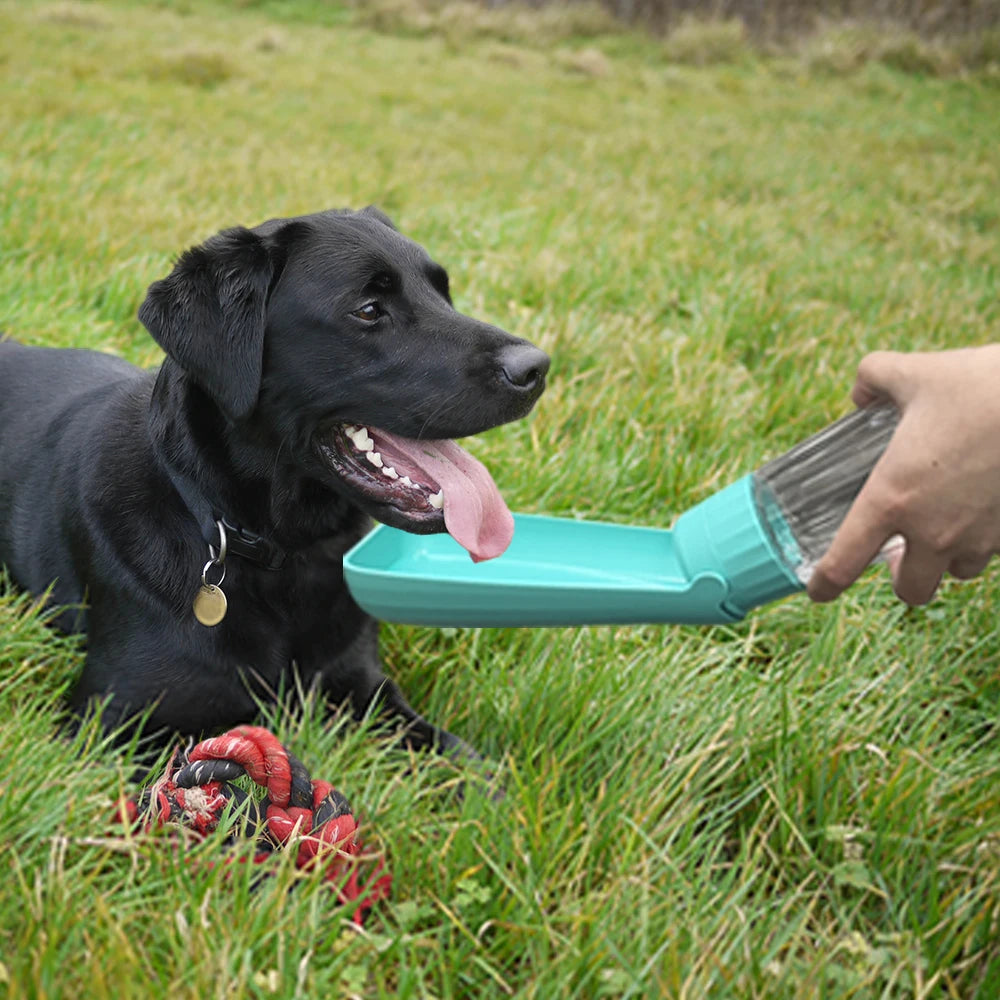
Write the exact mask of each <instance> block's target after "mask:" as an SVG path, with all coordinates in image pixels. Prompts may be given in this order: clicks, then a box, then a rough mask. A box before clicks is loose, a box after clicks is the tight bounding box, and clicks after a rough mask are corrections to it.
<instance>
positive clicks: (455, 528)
mask: <svg viewBox="0 0 1000 1000" xmlns="http://www.w3.org/2000/svg"><path fill="white" fill-rule="evenodd" d="M375 433H376V435H378V439H379V441H380V443H381V442H382V441H383V439H384V440H385V443H386V444H388V445H389V446H390V450H391V451H392V452H399V453H400V454H401V455H404V456H405V457H406V460H407V462H406V464H407V465H411V466H413V467H414V469H415V470H416V471H417V472H418V474H419V473H420V472H423V473H424V474H425V476H424V479H431V480H433V481H434V482H435V483H437V485H438V486H439V487H440V488H441V490H442V491H443V493H444V526H445V528H447V530H448V534H449V535H451V537H452V538H454V539H455V541H456V542H458V544H459V545H461V546H462V548H464V549H465V550H466V551H467V552H468V553H469V555H470V556H472V559H473V561H474V562H482V561H483V560H485V559H493V558H495V557H496V556H498V555H500V554H501V553H502V552H504V551H505V550H506V548H507V546H508V545H510V540H511V538H513V537H514V518H513V515H512V514H511V512H510V510H508V508H507V504H506V503H504V499H503V497H502V496H500V491H499V490H498V489H497V486H496V483H494V482H493V477H492V476H491V475H490V474H489V472H488V471H487V469H486V466H484V465H483V464H482V462H480V461H478V460H477V459H475V458H473V457H472V456H471V455H470V454H469V453H468V452H467V451H466V450H465V449H464V448H462V447H460V446H459V445H457V444H455V442H454V441H448V440H442V441H416V440H412V439H410V438H403V437H397V436H396V435H395V434H387V433H386V432H385V431H382V430H376V431H375ZM410 477H411V478H412V479H419V475H418V476H414V474H413V473H412V472H411V473H410Z"/></svg>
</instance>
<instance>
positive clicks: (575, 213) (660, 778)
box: [0, 0, 1000, 1000]
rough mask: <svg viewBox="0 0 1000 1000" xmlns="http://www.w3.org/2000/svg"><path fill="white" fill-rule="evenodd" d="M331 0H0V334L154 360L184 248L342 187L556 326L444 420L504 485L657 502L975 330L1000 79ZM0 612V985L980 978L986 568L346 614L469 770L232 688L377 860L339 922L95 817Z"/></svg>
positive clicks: (994, 224)
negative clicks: (877, 375) (382, 619)
mask: <svg viewBox="0 0 1000 1000" xmlns="http://www.w3.org/2000/svg"><path fill="white" fill-rule="evenodd" d="M363 6H364V5H362V6H361V7H360V8H358V9H354V8H348V7H343V8H341V7H336V6H335V5H332V4H329V5H325V4H321V3H306V2H303V3H301V4H294V3H279V2H277V0H274V2H270V3H261V4H254V3H243V4H230V5H227V4H223V3H210V4H209V3H206V4H194V3H189V4H183V3H179V2H178V3H162V4H142V3H138V2H127V0H119V2H106V3H105V2H97V0H90V2H79V3H36V2H34V0H20V2H15V0H0V88H2V95H0V135H2V136H3V138H2V141H0V328H2V329H4V330H5V331H6V333H8V334H9V335H10V336H13V337H16V338H18V339H21V340H24V341H28V342H32V343H39V344H50V345H74V346H88V347H94V348H100V349H103V350H108V351H113V352H117V353H120V354H122V355H124V356H125V357H127V358H129V359H131V360H133V361H135V362H137V363H139V364H142V365H153V364H155V363H157V361H158V359H159V354H158V349H157V348H156V347H155V345H154V344H153V343H152V341H151V340H150V339H149V337H148V336H147V335H146V333H145V332H144V330H143V329H142V328H141V326H140V324H139V323H138V321H137V319H136V315H135V314H136V310H137V308H138V305H139V303H140V302H141V300H142V297H143V294H144V291H145V288H146V287H147V286H148V285H149V284H150V282H152V281H153V280H155V279H157V278H159V277H161V276H163V275H164V274H165V273H166V271H167V270H168V269H169V267H170V265H171V261H172V258H173V257H174V256H175V255H176V254H177V253H179V252H180V251H181V250H182V249H184V248H185V247H187V246H189V245H192V244H194V243H198V242H200V241H201V240H203V239H204V238H206V237H207V236H209V235H211V234H212V233H213V232H215V231H216V230H218V229H220V228H223V227H225V226H229V225H235V224H254V223H256V222H259V221H262V220H263V219H265V218H268V217H272V216H283V215H292V214H298V213H303V212H310V211H314V210H317V209H321V208H325V207H332V206H352V207H360V206H363V205H365V204H369V203H375V204H378V205H380V206H381V207H382V208H383V209H384V210H385V211H387V212H388V213H389V214H390V215H391V216H392V217H393V218H394V220H395V221H396V223H397V224H398V225H399V227H400V228H401V229H402V230H403V231H404V232H406V233H407V234H408V235H410V236H412V237H413V238H415V239H417V240H418V241H420V242H421V243H423V244H424V245H425V246H427V247H428V249H429V250H430V252H431V253H432V254H433V256H434V257H435V258H436V259H437V260H439V261H441V262H442V263H443V264H445V266H447V267H448V269H449V271H450V274H451V280H452V288H453V290H454V293H455V299H456V305H457V306H458V307H459V308H461V309H462V310H464V311H467V312H471V313H474V314H476V315H478V316H481V317H483V318H485V319H488V320H489V321H491V322H494V323H496V324H498V325H501V326H504V327H506V328H508V329H510V330H512V331H513V332H515V333H517V334H520V335H522V336H525V337H527V338H530V339H531V340H533V341H535V342H536V343H538V344H539V345H540V346H542V347H544V348H545V349H546V350H547V351H549V352H550V354H551V355H552V358H553V368H552V375H551V381H550V387H549V389H548V390H547V392H546V394H545V396H544V397H543V398H542V400H541V401H540V403H539V404H538V406H537V407H536V409H535V411H534V412H533V414H532V415H531V416H530V417H529V418H528V419H527V420H525V421H523V422H521V423H518V424H516V425H510V426H506V427H503V428H499V429H497V430H494V431H492V432H489V433H487V434H485V435H482V436H481V437H480V438H477V439H476V440H474V441H472V442H467V443H468V444H469V446H470V448H471V449H472V450H473V451H474V452H475V453H476V454H477V456H478V457H480V458H481V459H482V460H483V461H485V462H486V464H487V465H488V466H489V467H490V469H491V471H492V472H493V475H494V478H495V479H496V481H497V483H498V484H499V485H500V488H501V490H502V491H503V493H504V495H505V497H506V499H507V501H508V503H509V505H510V506H511V508H512V509H513V510H517V511H524V512H541V513H549V514H561V515H567V516H570V515H575V516H583V517H588V518H595V519H602V520H609V521H615V522H620V523H633V524H651V525H657V526H662V527H667V526H669V525H670V524H671V523H672V522H673V520H674V518H675V517H676V516H677V514H679V513H680V512H681V511H683V510H684V509H686V508H687V507H688V506H690V505H692V504H694V503H695V502H697V501H698V500H700V499H702V498H704V497H705V496H708V495H709V494H710V493H712V492H713V491H714V490H716V489H718V488H720V487H721V486H723V485H725V484H726V483H728V482H730V481H732V480H733V479H735V478H737V477H738V476H740V475H742V474H743V473H744V472H747V471H749V470H751V469H753V468H755V467H756V466H758V465H759V464H760V463H761V462H762V461H764V460H765V459H767V458H768V457H770V456H773V455H776V454H778V453H779V452H780V451H782V450H784V449H785V448H787V447H789V446H790V445H791V444H792V443H794V442H795V441H797V440H798V439H800V438H802V437H804V436H805V435H806V434H808V433H810V432H811V431H812V430H814V429H817V428H819V427H821V426H822V425H824V424H825V423H827V422H828V421H830V420H832V419H834V418H835V417H837V416H839V415H840V414H842V413H844V412H846V411H847V410H848V409H849V406H850V404H849V399H848V392H849V388H850V385H851V382H852V380H853V373H854V367H855V365H856V364H857V362H858V360H859V359H860V357H861V356H862V355H863V353H864V352H866V351H868V350H870V349H873V348H876V347H892V348H897V349H932V348H941V347H948V346H957V345H967V344H975V343H984V342H988V341H990V340H995V339H996V338H997V336H998V331H1000V296H998V281H1000V202H998V198H997V192H998V191H1000V151H998V149H1000V148H998V144H997V121H998V109H1000V88H998V86H997V74H996V68H995V67H993V68H992V69H990V68H989V67H981V68H979V69H976V70H974V71H965V72H961V71H959V70H957V69H956V70H954V71H948V72H932V71H930V67H929V65H928V64H926V63H920V62H919V60H918V61H917V62H916V63H913V64H905V63H904V62H902V61H900V60H899V59H896V60H885V59H878V58H867V57H864V56H863V54H862V56H859V55H858V51H859V50H858V49H857V47H856V46H855V47H854V48H851V47H849V46H848V47H846V48H845V47H844V46H845V45H847V44H848V43H845V42H844V39H843V36H840V35H834V36H831V38H832V39H833V41H830V40H829V39H828V40H827V42H822V40H818V41H816V42H815V43H814V44H813V45H812V46H811V47H806V48H803V50H802V51H787V52H784V53H782V54H771V55H768V56H764V55H761V54H760V53H758V52H756V51H755V50H753V49H752V48H751V47H749V46H747V45H743V44H742V43H741V42H740V40H739V38H738V37H737V38H736V39H735V41H734V40H733V37H732V35H731V34H730V35H726V34H725V32H722V33H721V34H720V33H716V35H711V36H710V33H709V34H706V35H705V36H704V37H703V38H702V42H701V43H697V40H696V43H695V44H694V45H693V48H690V49H689V50H686V51H688V57H682V55H681V53H680V52H679V50H678V49H677V48H676V41H675V43H674V45H675V47H674V48H673V49H671V47H670V43H669V41H664V40H657V39H654V38H643V37H641V36H639V35H635V34H631V33H627V32H623V31H610V30H605V29H604V28H601V29H600V31H601V33H598V34H594V33H593V31H594V30H597V29H593V30H590V29H588V30H589V32H590V33H586V34H584V33H583V30H584V29H583V28H582V27H580V26H576V27H574V26H572V25H570V26H569V27H568V28H566V29H565V30H555V29H552V28H551V25H550V23H549V22H548V21H545V22H543V20H542V15H541V14H537V15H533V16H535V17H536V18H539V20H538V22H537V28H538V30H537V32H535V31H533V30H532V27H531V25H532V22H530V20H525V18H529V15H525V14H522V15H520V16H521V21H519V22H518V23H519V25H520V27H519V29H518V30H517V31H505V30H499V29H497V28H496V26H495V25H491V24H486V25H485V27H483V26H477V25H472V26H471V27H470V26H469V25H464V24H463V23H462V22H460V21H456V22H455V23H453V24H450V25H443V24H441V23H430V22H428V21H426V20H425V21H421V22H416V26H414V25H415V22H413V21H412V20H410V21H406V20H405V19H403V20H401V21H400V22H399V25H400V27H399V30H395V29H394V25H395V22H393V21H392V18H391V17H389V15H385V17H374V16H371V17H365V16H363ZM525 25H527V28H526V29H525V28H524V26H525ZM547 25H548V26H547ZM522 29H523V30H522ZM543 29H544V30H543ZM851 37H852V38H855V40H856V39H857V37H859V36H851ZM706 38H707V39H708V40H709V41H708V42H706V41H705V39H706ZM727 38H728V40H729V42H731V43H732V44H728V45H726V44H721V43H720V39H721V41H722V42H725V41H726V39H727ZM709 42H711V43H712V44H711V45H709ZM701 44H704V45H708V48H701V47H700V45H701ZM823 45H826V48H825V49H824V48H823ZM692 53H693V55H692ZM699 53H703V54H704V56H705V57H704V58H700V57H699ZM0 593H2V596H0V865H2V868H0V871H2V873H3V881H2V885H0V994H2V993H3V992H4V991H6V994H7V996H9V997H32V998H35V997H37V998H43V997H47V998H66V997H96V998H103V997H108V998H115V1000H123V998H129V997H136V998H148V997H168V996H169V997H192V998H194V997H197V998H208V997H218V998H230V997H257V998H265V997H320V996H327V997H355V996H356V997H364V998H376V997H402V998H409V997H412V998H425V997H426V998H464V997H501V996H512V997H525V998H529V997H530V998H539V1000H550V998H570V997H573V998H587V1000H590V998H598V997H614V998H624V997H641V998H647V997H669V998H692V1000H693V998H703V997H710V998H713V1000H714V998H729V997H732V998H813V997H815V998H821V997H829V998H838V1000H840V998H847V997H850V998H865V1000H868V998H962V1000H969V998H982V1000H989V998H995V997H997V996H1000V926H998V923H1000V740H998V721H1000V659H998V654H1000V628H998V625H997V609H998V607H1000V574H998V573H997V571H996V567H995V564H994V567H993V568H992V569H991V570H990V571H988V572H987V573H986V574H985V575H984V576H983V577H981V578H980V579H979V580H977V581H975V582H971V583H965V584H957V583H955V582H953V581H951V582H948V583H946V585H945V586H944V587H943V589H942V591H941V593H940V595H939V596H938V598H937V599H936V600H935V601H934V602H933V603H932V604H931V605H929V606H928V607H926V608H923V609H914V610H907V609H906V608H904V607H902V606H900V605H899V603H898V602H897V601H896V600H895V599H894V597H893V595H892V592H891V589H890V587H889V586H888V584H887V582H886V577H885V575H884V573H883V572H881V571H878V570H873V571H872V572H870V573H869V574H868V575H866V577H865V578H864V579H863V581H862V582H861V583H860V584H859V585H858V586H856V587H855V588H853V590H852V591H851V592H850V593H849V594H847V595H846V596H845V597H844V598H842V599H841V600H840V601H838V602H836V603H835V604H833V605H830V606H825V607H818V606H813V605H811V604H809V602H808V601H807V600H805V599H804V598H802V597H798V598H791V599H789V600H787V601H784V602H782V603H780V604H777V605H775V606H772V607H769V608H765V609H760V610H758V611H757V612H754V613H753V614H752V615H751V616H750V617H749V618H748V619H747V620H746V621H745V622H743V623H740V624H738V625H735V626H732V627H715V628H702V629H698V628H691V627H669V626H653V625H646V626H637V627H627V628H625V627H622V628H612V627H592V628H580V629H541V630H516V629H511V630H479V629H443V630H435V629H421V628H412V627H404V626H398V625H395V626H386V627H385V629H384V632H383V651H384V658H385V660H386V663H387V664H388V668H387V669H388V670H389V672H390V673H391V674H392V675H393V676H394V677H395V678H396V679H397V680H398V681H399V682H400V683H401V686H402V687H403V689H404V691H406V692H407V693H408V695H409V696H410V700H411V701H412V702H413V704H414V705H415V706H416V707H417V708H418V709H420V710H421V711H422V712H424V714H426V715H427V716H429V717H430V718H432V719H433V720H435V721H436V722H438V723H440V724H441V725H444V726H446V727H447V728H448V729H449V730H451V731H452V732H455V733H459V734H461V735H462V736H464V737H465V738H466V739H468V740H469V741H470V742H471V743H473V744H474V745H475V746H477V747H478V748H479V749H480V750H481V751H482V752H483V753H484V754H486V755H487V756H488V757H489V758H490V760H491V761H492V762H493V766H494V768H495V770H496V772H497V774H498V775H499V776H500V778H501V780H502V782H503V785H504V787H505V789H506V795H505V797H504V798H503V799H502V800H500V801H494V800H493V799H491V798H490V797H489V796H488V795H486V794H481V793H480V791H479V789H478V785H477V782H476V780H475V775H474V774H472V775H470V774H464V773H463V772H460V771H457V770H456V769H455V768H454V767H452V766H450V765H445V764H443V763H442V762H441V761H435V760H433V759H430V758H427V757H423V758H421V757H417V758H413V759H409V758H408V757H406V756H405V755H404V754H403V753H402V752H401V751H399V750H396V749H394V748H393V747H392V746H391V745H390V744H389V743H388V742H386V741H385V740H384V739H380V738H379V737H377V736H376V735H375V734H373V733H372V732H371V731H370V727H368V726H364V725H362V726H357V725H354V724H352V723H348V722H344V721H337V722H336V723H335V724H333V725H330V724H328V723H327V722H326V720H325V719H324V718H323V716H322V714H321V713H320V711H319V709H318V708H315V707H314V708H313V709H312V710H310V711H307V712H306V713H305V714H304V715H302V716H295V717H292V716H286V715H281V714H278V715H274V716H272V717H270V718H269V719H268V720H267V721H268V722H269V724H270V725H272V726H273V728H274V729H275V730H276V731H277V733H278V734H279V736H280V737H281V738H282V739H283V740H285V741H286V742H287V743H288V744H289V745H290V746H291V747H292V748H293V749H294V750H295V752H296V753H297V754H298V755H299V756H300V757H301V758H302V759H303V760H305V761H306V762H307V763H308V764H309V765H310V767H311V769H312V771H313V773H314V774H315V775H316V776H318V777H324V778H327V779H329V780H331V781H333V782H334V784H336V785H337V786H338V787H339V788H340V789H341V790H342V791H344V792H345V794H347V795H348V797H349V798H350V799H351V801H352V803H353V804H354V806H355V808H356V810H357V811H358V812H359V813H361V814H362V815H363V817H364V828H363V832H364V839H365V841H366V846H367V847H368V848H369V849H371V851H372V852H374V853H378V854H380V855H381V856H383V857H384V860H385V865H386V868H387V870H388V871H390V872H391V873H392V876H393V879H394V884H393V892H392V895H391V898H390V899H388V900H387V901H385V902H382V903H380V904H379V905H378V906H377V907H376V908H375V909H374V911H373V912H372V913H371V915H370V916H369V918H368V920H367V921H366V923H365V925H364V928H363V929H362V930H360V931H359V930H356V929H355V928H354V927H353V926H352V925H351V924H350V921H349V919H348V917H349V911H347V910H345V909H344V908H343V907H340V906H338V905H337V903H336V900H335V899H334V898H333V896H332V894H331V893H330V892H329V891H328V890H327V889H326V888H325V887H323V886H322V885H321V884H319V883H317V882H316V881H315V880H314V879H311V878H309V877H308V876H301V875H297V874H296V873H295V871H294V870H293V869H291V868H290V867H289V866H288V865H287V864H282V863H276V864H275V865H274V866H272V867H273V869H274V877H273V878H269V879H266V880H264V881H262V882H260V884H259V885H258V884H255V882H254V879H253V878H252V874H253V873H251V872H248V871H247V870H246V869H245V868H244V869H243V870H239V869H234V867H232V866H224V865H219V866H215V867H212V866H211V865H210V862H211V861H212V860H213V859H218V858H219V857H220V856H221V855H222V853H223V851H224V848H223V847H222V845H221V844H220V843H219V842H218V841H217V840H211V839H210V840H209V841H208V842H206V843H204V844H202V845H200V846H198V847H192V848H191V849H190V850H189V851H188V852H187V853H186V854H185V855H184V856H183V857H180V856H178V854H177V853H176V852H175V851H174V850H172V849H171V848H170V847H169V845H168V844H167V843H166V842H165V841H164V840H163V839H162V838H156V837H154V838H146V839H143V838H139V839H136V838H131V837H129V836H125V835H124V834H123V833H122V832H121V830H119V829H116V828H115V827H114V826H113V824H111V822H110V816H111V813H112V807H113V803H114V802H115V801H116V800H117V799H118V797H119V796H121V795H122V794H123V793H125V792H129V791H132V789H130V788H129V787H128V784H127V776H128V775H129V774H130V773H131V768H130V761H129V755H128V753H127V752H125V753H119V752H115V751H112V750H111V749H110V748H109V747H108V746H105V745H103V744H102V741H101V738H100V737H99V736H98V735H97V733H96V732H95V731H94V730H93V729H87V730H85V731H84V732H83V733H82V734H81V735H80V736H79V738H78V739H76V740H75V741H69V740H64V739H61V738H60V737H59V736H58V732H59V726H60V722H61V718H62V698H63V696H64V694H65V692H66V690H67V689H68V687H69V686H70V685H71V683H72V681H73V679H74V677H75V676H76V673H77V672H78V670H79V668H80V665H81V663H82V657H83V647H82V645H81V644H80V642H79V641H77V640H75V639H67V638H64V637H60V636H57V635H56V634H54V633H53V632H51V631H50V630H49V629H48V628H47V627H46V626H45V624H44V619H45V613H44V612H42V611H40V610H39V609H38V607H37V606H36V605H34V604H33V603H32V602H31V601H30V600H29V599H28V598H26V597H25V596H24V595H22V594H20V593H19V592H18V591H16V590H15V589H14V588H12V587H7V588H6V590H4V591H2V592H0ZM463 778H465V779H467V782H468V785H469V790H468V792H467V794H466V795H465V796H464V797H460V796H457V795H456V794H455V789H456V786H457V784H458V782H460V781H461V780H462V779H463Z"/></svg>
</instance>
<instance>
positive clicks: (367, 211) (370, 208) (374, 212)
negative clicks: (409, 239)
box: [358, 205, 399, 233]
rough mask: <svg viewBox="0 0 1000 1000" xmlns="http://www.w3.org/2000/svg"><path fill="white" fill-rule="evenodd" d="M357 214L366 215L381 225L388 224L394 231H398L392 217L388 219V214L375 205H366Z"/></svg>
mask: <svg viewBox="0 0 1000 1000" xmlns="http://www.w3.org/2000/svg"><path fill="white" fill-rule="evenodd" d="M358 214H359V215H367V216H368V217H369V218H372V219H375V220H376V222H381V223H382V225H383V226H388V227H389V228H390V229H392V230H393V231H394V232H397V233H398V232H399V230H398V229H396V224H395V223H394V222H393V221H392V219H390V218H389V216H388V215H386V214H385V212H383V211H382V209H381V208H379V207H378V206H377V205H366V206H365V207H364V208H363V209H361V211H360V212H359V213H358Z"/></svg>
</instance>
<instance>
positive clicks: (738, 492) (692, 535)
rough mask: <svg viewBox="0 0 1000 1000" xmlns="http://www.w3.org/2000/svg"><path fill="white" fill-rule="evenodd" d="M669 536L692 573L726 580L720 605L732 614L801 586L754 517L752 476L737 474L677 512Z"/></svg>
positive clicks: (735, 614)
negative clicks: (726, 588)
mask: <svg viewBox="0 0 1000 1000" xmlns="http://www.w3.org/2000/svg"><path fill="white" fill-rule="evenodd" d="M674 537H675V539H676V543H677V553H678V556H679V558H680V560H681V562H682V563H683V564H684V568H685V570H686V571H687V572H688V573H689V574H690V575H691V577H692V578H693V577H695V576H697V575H699V574H701V573H713V574H716V575H719V576H721V577H722V578H723V579H725V580H726V582H727V583H728V585H729V596H728V598H727V600H726V605H727V609H728V610H729V611H731V612H732V613H733V615H734V617H737V618H741V617H742V616H743V615H744V614H746V612H747V611H749V610H750V609H751V608H755V607H757V606H758V605H761V604H767V603H769V602H770V601H776V600H778V599H779V598H782V597H787V596H788V595H789V594H792V593H794V592H795V591H797V590H801V589H802V584H801V583H800V582H799V580H798V578H797V577H796V576H795V573H794V572H793V570H792V568H791V567H789V566H788V565H787V563H786V562H785V560H784V559H783V558H782V555H781V553H780V552H779V551H778V550H777V548H776V546H775V544H774V541H773V540H772V537H771V535H770V534H769V533H768V531H766V530H765V528H764V526H763V525H762V523H761V520H760V518H759V517H758V514H757V508H756V503H755V497H754V483H753V476H744V477H743V478H742V479H738V480H737V481H736V482H735V483H732V484H731V485H730V486H727V487H726V488H725V489H722V490H720V491H719V492H718V493H715V494H713V495H712V496H710V497H708V498H707V499H706V500H703V501H702V502H701V503H700V504H698V505H697V506H696V507H692V508H691V509H690V510H689V511H687V512H685V513H684V514H682V515H681V517H680V518H679V519H678V521H677V524H676V525H675V526H674Z"/></svg>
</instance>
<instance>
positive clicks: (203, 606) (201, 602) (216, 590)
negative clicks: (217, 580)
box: [192, 583, 229, 626]
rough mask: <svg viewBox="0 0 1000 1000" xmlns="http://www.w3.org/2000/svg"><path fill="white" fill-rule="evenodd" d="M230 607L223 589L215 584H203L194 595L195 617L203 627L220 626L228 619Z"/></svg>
mask: <svg viewBox="0 0 1000 1000" xmlns="http://www.w3.org/2000/svg"><path fill="white" fill-rule="evenodd" d="M228 607H229V602H228V601H227V600H226V595H225V594H224V593H223V592H222V588H221V587H217V586H216V585H215V584H214V583H203V584H202V585H201V586H200V587H199V588H198V593H197V594H195V595H194V604H193V605H192V608H193V609H194V616H195V618H197V619H198V621H199V622H201V624H202V625H208V626H212V625H218V624H219V622H221V621H222V619H223V618H225V617H226V610H227V609H228Z"/></svg>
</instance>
